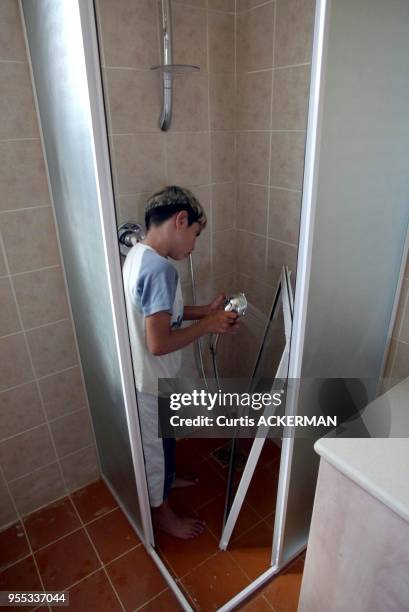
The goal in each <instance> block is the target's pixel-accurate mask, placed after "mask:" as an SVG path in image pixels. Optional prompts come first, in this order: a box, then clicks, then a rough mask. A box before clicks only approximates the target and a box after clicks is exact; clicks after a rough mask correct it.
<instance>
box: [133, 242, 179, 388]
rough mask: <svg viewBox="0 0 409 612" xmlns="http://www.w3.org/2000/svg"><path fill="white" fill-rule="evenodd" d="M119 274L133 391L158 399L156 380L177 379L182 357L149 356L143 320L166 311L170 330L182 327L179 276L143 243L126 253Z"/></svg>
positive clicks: (163, 259) (170, 355) (174, 354)
mask: <svg viewBox="0 0 409 612" xmlns="http://www.w3.org/2000/svg"><path fill="white" fill-rule="evenodd" d="M122 274H123V279H124V288H125V301H126V309H127V313H128V325H129V335H130V339H131V350H132V359H133V368H134V373H135V383H136V388H137V390H138V391H139V392H141V393H150V394H152V395H157V394H158V378H177V376H178V374H179V371H180V367H181V360H182V356H181V351H180V350H179V351H174V352H173V353H168V354H167V355H159V356H155V355H152V353H151V352H150V350H149V349H148V346H147V343H146V325H145V323H146V321H145V318H146V317H148V316H149V315H153V314H155V313H156V312H161V311H166V312H169V314H170V315H171V318H170V325H171V327H172V328H178V327H180V326H181V325H182V320H183V298H182V289H181V286H180V279H179V274H178V272H177V270H176V268H175V267H174V266H173V265H172V264H171V263H170V262H169V260H168V259H166V257H162V256H161V255H159V253H157V252H156V251H155V249H153V248H152V247H150V246H148V245H146V244H143V243H138V244H136V245H135V246H134V247H132V249H131V250H130V251H129V253H128V255H127V256H126V259H125V263H124V266H123V269H122Z"/></svg>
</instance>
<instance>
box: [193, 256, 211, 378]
mask: <svg viewBox="0 0 409 612" xmlns="http://www.w3.org/2000/svg"><path fill="white" fill-rule="evenodd" d="M189 269H190V280H191V283H192V298H193V304H196V282H195V274H194V270H193V257H192V253H190V255H189ZM196 342H197V348H198V353H199V365H200V369H201V371H202V376H203V380H204V382H205V385H206V389H207V390H209V386H208V384H207V378H206V374H205V371H204V363H203V351H202V341H201V339H200V338H198V339H197V340H196Z"/></svg>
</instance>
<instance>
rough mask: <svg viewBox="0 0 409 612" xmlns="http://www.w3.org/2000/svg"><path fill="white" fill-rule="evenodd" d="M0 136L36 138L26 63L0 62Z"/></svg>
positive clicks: (35, 124)
mask: <svg viewBox="0 0 409 612" xmlns="http://www.w3.org/2000/svg"><path fill="white" fill-rule="evenodd" d="M0 83H2V95H1V96H0V138H38V126H37V118H36V114H35V108H34V99H33V92H32V88H31V81H30V74H29V71H28V65H27V64H15V63H0Z"/></svg>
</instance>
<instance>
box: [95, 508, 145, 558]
mask: <svg viewBox="0 0 409 612" xmlns="http://www.w3.org/2000/svg"><path fill="white" fill-rule="evenodd" d="M86 528H87V531H88V533H89V535H90V536H91V539H92V541H93V542H94V545H95V548H96V549H97V551H98V554H99V556H100V557H101V559H102V562H103V563H109V561H112V559H115V557H118V555H121V554H122V553H125V552H127V551H128V550H130V549H131V548H133V547H134V546H136V545H137V544H140V543H141V541H140V539H139V538H138V536H137V535H136V533H135V531H134V530H133V529H132V527H131V525H130V524H129V522H128V519H127V518H126V516H125V515H124V513H123V512H122V510H120V509H119V508H117V509H116V510H113V511H112V512H109V514H106V515H105V516H102V517H101V518H100V519H98V520H96V521H93V522H92V523H88V525H87V527H86Z"/></svg>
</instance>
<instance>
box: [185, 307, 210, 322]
mask: <svg viewBox="0 0 409 612" xmlns="http://www.w3.org/2000/svg"><path fill="white" fill-rule="evenodd" d="M209 312H210V304H205V305H203V306H185V307H184V309H183V319H184V321H198V320H199V319H203V317H205V316H206V315H208V314H209Z"/></svg>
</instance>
